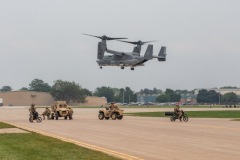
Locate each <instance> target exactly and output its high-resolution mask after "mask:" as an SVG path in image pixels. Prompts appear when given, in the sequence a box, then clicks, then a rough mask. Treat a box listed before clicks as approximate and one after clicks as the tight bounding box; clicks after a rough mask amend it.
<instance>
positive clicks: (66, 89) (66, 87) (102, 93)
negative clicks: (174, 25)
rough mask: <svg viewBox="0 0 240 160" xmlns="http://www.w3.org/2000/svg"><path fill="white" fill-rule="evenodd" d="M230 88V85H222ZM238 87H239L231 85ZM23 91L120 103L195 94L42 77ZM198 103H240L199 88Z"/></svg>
mask: <svg viewBox="0 0 240 160" xmlns="http://www.w3.org/2000/svg"><path fill="white" fill-rule="evenodd" d="M222 88H229V87H222ZM231 88H237V87H231ZM20 90H22V91H24V90H25V91H36V92H49V93H50V94H51V95H52V96H53V97H54V99H55V100H65V101H67V102H70V101H72V102H78V103H79V102H81V103H82V102H85V98H86V96H98V97H106V99H107V101H108V102H120V103H129V102H137V95H143V96H144V95H156V101H157V102H159V103H165V102H179V101H180V99H181V95H193V94H194V91H193V90H192V91H188V90H175V91H174V90H172V89H166V90H165V92H164V91H162V90H160V89H157V88H153V89H152V90H151V89H147V88H145V89H141V90H140V91H139V92H136V93H135V92H134V91H133V90H132V89H131V88H130V87H125V88H111V87H106V86H102V87H98V88H96V90H95V91H94V92H91V91H90V90H88V89H86V88H82V87H81V86H80V85H79V84H77V83H75V82H69V81H63V80H56V81H54V84H53V85H52V86H50V85H49V84H48V83H45V82H44V81H43V80H41V79H34V80H32V81H31V82H30V83H29V87H22V88H21V89H20ZM0 91H1V92H5V91H12V88H11V87H10V86H3V87H2V88H1V89H0ZM197 102H198V103H211V104H216V103H219V102H221V103H225V104H228V103H229V104H230V103H235V104H236V103H238V102H239V98H238V96H237V95H236V94H235V93H233V92H231V93H226V94H224V95H221V94H219V93H217V92H216V91H215V90H209V91H208V90H206V89H202V90H199V93H198V94H197Z"/></svg>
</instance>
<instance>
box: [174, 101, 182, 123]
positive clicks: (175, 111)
mask: <svg viewBox="0 0 240 160" xmlns="http://www.w3.org/2000/svg"><path fill="white" fill-rule="evenodd" d="M174 113H175V114H176V115H177V116H178V118H179V120H180V121H181V122H182V113H183V111H182V110H181V109H180V107H179V104H178V103H177V104H176V107H174Z"/></svg>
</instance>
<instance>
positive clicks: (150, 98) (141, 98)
mask: <svg viewBox="0 0 240 160" xmlns="http://www.w3.org/2000/svg"><path fill="white" fill-rule="evenodd" d="M157 96H159V95H155V94H154V95H145V94H138V95H137V102H139V103H149V102H150V103H156V98H157Z"/></svg>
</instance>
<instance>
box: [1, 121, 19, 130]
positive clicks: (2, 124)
mask: <svg viewBox="0 0 240 160" xmlns="http://www.w3.org/2000/svg"><path fill="white" fill-rule="evenodd" d="M1 128H16V127H15V126H12V125H10V124H6V123H3V122H0V129H1Z"/></svg>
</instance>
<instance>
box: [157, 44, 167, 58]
mask: <svg viewBox="0 0 240 160" xmlns="http://www.w3.org/2000/svg"><path fill="white" fill-rule="evenodd" d="M158 61H166V47H161V49H160V52H159V54H158Z"/></svg>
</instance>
